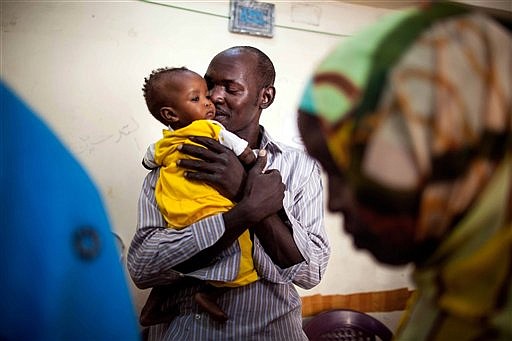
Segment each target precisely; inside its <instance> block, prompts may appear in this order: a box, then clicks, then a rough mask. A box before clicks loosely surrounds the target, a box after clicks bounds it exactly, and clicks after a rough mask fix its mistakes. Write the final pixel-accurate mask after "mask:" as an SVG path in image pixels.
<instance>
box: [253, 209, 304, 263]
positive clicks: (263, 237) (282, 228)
mask: <svg viewBox="0 0 512 341" xmlns="http://www.w3.org/2000/svg"><path fill="white" fill-rule="evenodd" d="M281 213H282V214H281V216H282V215H283V214H284V211H283V210H281ZM283 218H284V219H283ZM285 219H286V214H284V217H280V215H278V214H273V215H271V216H269V217H267V218H265V219H263V220H262V221H261V222H260V223H258V224H257V225H255V227H254V233H255V234H256V236H257V237H258V239H259V241H260V242H261V245H262V246H263V248H264V249H265V251H266V252H267V254H268V255H269V256H270V258H271V259H272V261H274V263H275V264H276V265H278V266H279V267H280V268H283V269H285V268H288V267H290V266H293V265H295V264H298V263H300V262H302V261H304V258H303V257H302V255H301V253H300V251H299V249H298V248H297V245H296V244H295V241H294V239H293V231H292V228H291V226H288V225H287V224H286V223H285V222H284V221H283V220H285Z"/></svg>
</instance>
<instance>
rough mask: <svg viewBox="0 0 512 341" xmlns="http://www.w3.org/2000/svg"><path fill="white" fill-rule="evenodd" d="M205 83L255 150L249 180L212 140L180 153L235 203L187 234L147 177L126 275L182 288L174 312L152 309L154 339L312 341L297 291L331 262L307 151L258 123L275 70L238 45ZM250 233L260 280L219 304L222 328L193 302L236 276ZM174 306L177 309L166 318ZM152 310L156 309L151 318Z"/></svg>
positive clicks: (193, 171)
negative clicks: (241, 241)
mask: <svg viewBox="0 0 512 341" xmlns="http://www.w3.org/2000/svg"><path fill="white" fill-rule="evenodd" d="M205 79H206V81H207V84H208V88H209V91H210V96H211V100H212V101H213V103H214V104H215V108H216V112H217V114H216V119H217V120H218V121H219V122H221V123H222V124H223V125H224V126H225V127H226V128H227V129H228V130H230V131H233V132H234V133H236V134H237V135H238V136H239V137H241V138H243V139H245V140H246V141H248V143H249V146H251V148H253V149H259V153H258V160H257V161H256V164H255V165H254V166H253V168H252V169H250V170H249V171H247V172H246V170H245V169H244V167H243V165H242V164H241V163H240V161H239V160H238V158H237V157H236V155H235V154H234V153H233V152H232V151H230V150H229V149H227V148H226V147H223V146H222V145H220V144H219V143H218V142H216V141H215V140H212V139H207V138H195V139H194V141H195V142H198V143H200V144H202V145H204V146H205V147H206V148H202V147H199V146H193V145H183V147H182V148H181V151H182V152H184V153H187V154H189V155H191V156H195V157H197V158H198V159H197V160H181V161H180V162H179V163H178V165H179V166H180V167H183V168H186V169H187V170H188V171H187V172H186V177H187V179H189V180H190V181H202V182H205V183H208V184H210V185H212V186H213V187H215V188H216V189H217V190H219V192H220V193H222V194H223V195H224V196H226V197H227V198H229V199H231V200H232V201H234V202H235V203H236V205H235V206H234V207H233V208H232V209H231V210H229V211H227V212H225V213H223V214H217V215H213V216H210V217H207V218H205V219H203V220H201V221H199V222H197V223H195V224H193V225H191V226H190V227H189V228H187V229H183V230H181V231H176V230H173V229H168V228H166V227H165V226H166V224H165V221H164V220H163V217H162V215H161V214H160V212H159V210H158V207H157V206H156V203H155V199H154V187H155V183H156V180H157V178H158V174H159V173H158V172H159V171H158V170H154V171H152V172H151V173H149V174H148V176H147V177H146V179H145V181H144V184H143V188H142V192H141V195H140V199H139V218H138V229H137V231H136V234H135V236H134V239H133V241H132V244H131V246H130V250H129V252H128V269H129V271H130V274H131V276H132V279H133V281H134V282H135V284H136V285H137V286H138V287H139V288H150V287H155V286H162V285H168V284H172V283H175V282H176V281H178V280H182V283H183V284H182V286H181V289H176V290H174V291H173V292H170V293H169V297H168V301H167V302H172V303H173V304H167V303H166V302H162V304H156V303H159V302H151V295H150V297H149V299H148V303H147V304H146V307H148V306H149V307H155V306H156V314H153V316H155V321H156V322H160V321H161V322H162V323H160V324H158V325H154V326H152V327H151V328H150V330H149V338H150V339H180V340H201V339H218V340H225V339H236V340H252V339H265V340H306V337H305V335H304V333H303V331H302V316H301V300H300V297H299V295H298V293H297V291H296V289H295V287H294V285H293V284H296V285H298V286H300V287H302V288H306V289H307V288H312V287H313V286H315V285H317V284H318V283H319V282H320V280H321V278H322V275H323V274H324V272H325V269H326V265H327V261H328V258H329V254H330V249H329V245H328V242H327V236H326V233H325V230H324V226H323V213H322V212H323V202H322V185H321V180H320V172H319V168H318V166H317V165H316V163H314V162H313V161H312V160H311V159H310V158H309V157H308V156H307V155H306V154H305V153H304V152H302V151H299V150H297V149H294V148H290V147H287V146H285V145H283V144H280V143H278V142H276V141H274V140H273V139H272V138H271V137H270V136H269V135H268V133H267V132H266V131H265V129H264V128H263V127H262V126H260V125H259V119H260V116H261V113H262V110H263V109H266V108H268V107H269V106H270V105H271V104H272V102H273V101H274V96H275V88H274V85H273V84H274V79H275V71H274V66H273V64H272V62H271V61H270V59H269V58H268V57H267V56H266V55H265V54H264V53H262V52H261V51H260V50H258V49H255V48H253V47H232V48H229V49H227V50H225V51H222V52H221V53H219V54H218V55H217V56H215V57H214V58H213V60H212V61H211V62H210V65H209V66H208V69H207V71H206V75H205ZM248 228H249V231H250V232H251V235H252V238H253V245H254V246H253V248H254V249H253V259H254V265H255V268H256V270H257V272H258V275H259V277H260V280H258V281H256V282H254V283H252V284H249V285H246V286H244V287H240V288H233V289H230V290H229V291H227V292H226V293H224V294H223V295H222V296H220V297H219V299H218V304H219V305H220V306H221V307H222V308H223V310H224V311H225V312H226V313H227V315H228V316H229V320H228V321H227V322H225V323H220V322H217V321H214V320H213V319H211V318H210V317H209V316H208V315H207V314H204V313H202V312H201V310H199V309H198V307H197V305H196V304H195V303H194V301H193V295H194V293H196V292H198V291H199V290H200V289H201V287H202V286H203V285H204V284H202V282H201V281H198V280H197V279H199V280H208V281H229V280H232V279H233V278H235V277H236V275H237V272H238V268H239V266H238V265H239V260H240V248H239V245H238V243H236V239H237V238H238V237H239V236H240V235H241V234H242V233H243V232H244V231H245V230H247V229H248ZM176 305H178V309H177V311H171V312H169V311H166V307H167V306H173V307H174V306H176ZM154 311H155V309H153V312H154Z"/></svg>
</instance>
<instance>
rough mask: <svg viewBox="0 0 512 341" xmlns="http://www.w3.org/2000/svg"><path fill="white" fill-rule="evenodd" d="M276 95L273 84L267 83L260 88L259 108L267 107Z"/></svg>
mask: <svg viewBox="0 0 512 341" xmlns="http://www.w3.org/2000/svg"><path fill="white" fill-rule="evenodd" d="M275 97H276V88H274V86H273V85H269V86H266V87H264V88H263V89H261V91H260V100H261V102H260V108H261V109H267V108H268V107H269V106H270V105H271V104H272V103H273V102H274V98H275Z"/></svg>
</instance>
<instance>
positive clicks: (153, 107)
mask: <svg viewBox="0 0 512 341" xmlns="http://www.w3.org/2000/svg"><path fill="white" fill-rule="evenodd" d="M180 72H193V71H191V70H189V69H187V68H186V67H184V66H182V67H162V68H158V69H155V70H153V71H151V74H150V75H149V76H148V77H146V78H144V85H143V86H142V93H143V95H144V99H145V100H146V105H147V107H148V109H149V112H151V115H153V116H154V117H155V118H156V119H157V120H158V121H160V122H161V123H163V124H164V125H167V122H165V121H164V120H163V118H162V117H161V116H160V108H161V107H162V106H164V105H165V99H166V95H165V94H163V93H161V90H162V89H161V88H160V87H159V86H158V84H159V81H161V80H162V79H163V78H164V77H166V76H169V75H172V74H175V73H180Z"/></svg>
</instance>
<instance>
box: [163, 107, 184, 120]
mask: <svg viewBox="0 0 512 341" xmlns="http://www.w3.org/2000/svg"><path fill="white" fill-rule="evenodd" d="M160 116H162V118H163V119H164V120H165V121H166V122H169V123H174V122H178V121H179V120H180V118H179V117H178V115H177V114H176V113H175V112H174V110H172V108H171V107H161V108H160Z"/></svg>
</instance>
